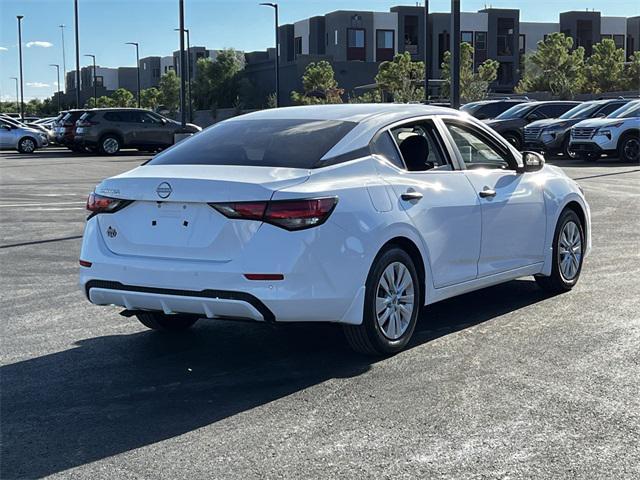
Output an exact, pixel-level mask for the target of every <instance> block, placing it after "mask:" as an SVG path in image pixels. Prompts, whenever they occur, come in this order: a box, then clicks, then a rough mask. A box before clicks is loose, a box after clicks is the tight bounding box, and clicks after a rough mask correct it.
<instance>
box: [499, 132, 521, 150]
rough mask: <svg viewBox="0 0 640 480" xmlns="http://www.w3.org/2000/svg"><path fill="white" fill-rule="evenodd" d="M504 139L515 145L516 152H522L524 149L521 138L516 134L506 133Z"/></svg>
mask: <svg viewBox="0 0 640 480" xmlns="http://www.w3.org/2000/svg"><path fill="white" fill-rule="evenodd" d="M503 137H504V139H505V140H506V141H507V142H509V143H510V144H511V145H513V146H514V147H515V148H516V150H518V151H520V150H521V149H522V142H521V141H520V137H518V135H516V134H515V133H505V134H504V135H503Z"/></svg>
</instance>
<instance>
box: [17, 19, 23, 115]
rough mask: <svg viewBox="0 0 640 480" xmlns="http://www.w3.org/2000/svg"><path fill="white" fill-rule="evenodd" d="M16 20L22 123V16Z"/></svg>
mask: <svg viewBox="0 0 640 480" xmlns="http://www.w3.org/2000/svg"><path fill="white" fill-rule="evenodd" d="M16 18H17V19H18V52H19V56H20V119H21V120H22V121H23V122H24V80H23V78H22V19H23V18H24V15H16Z"/></svg>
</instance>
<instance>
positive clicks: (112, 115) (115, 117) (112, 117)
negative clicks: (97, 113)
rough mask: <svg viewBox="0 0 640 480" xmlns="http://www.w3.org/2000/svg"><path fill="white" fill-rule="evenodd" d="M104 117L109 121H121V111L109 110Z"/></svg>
mask: <svg viewBox="0 0 640 480" xmlns="http://www.w3.org/2000/svg"><path fill="white" fill-rule="evenodd" d="M104 119H105V120H107V121H108V122H121V121H122V118H121V117H120V112H107V113H105V114H104Z"/></svg>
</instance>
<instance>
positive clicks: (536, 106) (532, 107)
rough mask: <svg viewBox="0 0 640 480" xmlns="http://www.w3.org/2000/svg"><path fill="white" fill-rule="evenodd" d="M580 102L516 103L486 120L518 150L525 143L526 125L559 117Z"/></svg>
mask: <svg viewBox="0 0 640 480" xmlns="http://www.w3.org/2000/svg"><path fill="white" fill-rule="evenodd" d="M579 104H580V102H571V101H548V102H529V103H523V104H521V105H515V106H513V107H511V108H510V109H509V110H506V111H505V112H503V113H501V114H500V115H498V116H497V117H496V118H494V119H493V120H484V121H485V123H486V124H487V125H489V126H490V127H491V128H493V129H494V130H495V131H496V132H498V133H499V134H500V135H502V136H503V137H504V138H505V139H506V140H508V141H509V142H510V143H511V144H512V145H513V146H514V147H516V148H517V149H518V150H521V149H522V146H523V145H524V127H525V126H526V125H528V124H529V123H531V122H535V121H536V120H543V119H545V118H558V117H559V116H560V115H562V114H563V113H565V112H566V111H568V110H571V109H572V108H573V107H575V106H576V105H579Z"/></svg>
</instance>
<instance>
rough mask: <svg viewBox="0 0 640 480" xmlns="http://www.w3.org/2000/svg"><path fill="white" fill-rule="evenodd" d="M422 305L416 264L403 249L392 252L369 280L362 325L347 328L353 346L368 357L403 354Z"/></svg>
mask: <svg viewBox="0 0 640 480" xmlns="http://www.w3.org/2000/svg"><path fill="white" fill-rule="evenodd" d="M421 305H422V304H421V290H420V284H419V277H418V273H417V271H416V267H415V265H414V263H413V260H412V259H411V257H410V256H409V254H408V253H407V252H405V251H404V250H402V249H401V248H398V247H391V248H389V249H388V250H386V251H384V252H383V253H382V254H381V255H379V256H378V257H377V259H376V261H375V262H374V264H373V266H372V268H371V271H370V272H369V276H368V277H367V282H366V294H365V304H364V316H363V319H362V324H361V325H345V326H344V327H343V328H344V333H345V336H346V338H347V341H348V343H349V345H350V346H351V348H353V349H354V350H355V351H357V352H360V353H365V354H368V355H391V354H394V353H397V352H399V351H400V350H402V349H403V348H404V347H405V346H406V345H407V343H408V342H409V340H410V339H411V336H412V335H413V331H414V329H415V327H416V323H417V321H418V313H419V312H420V306H421Z"/></svg>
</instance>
